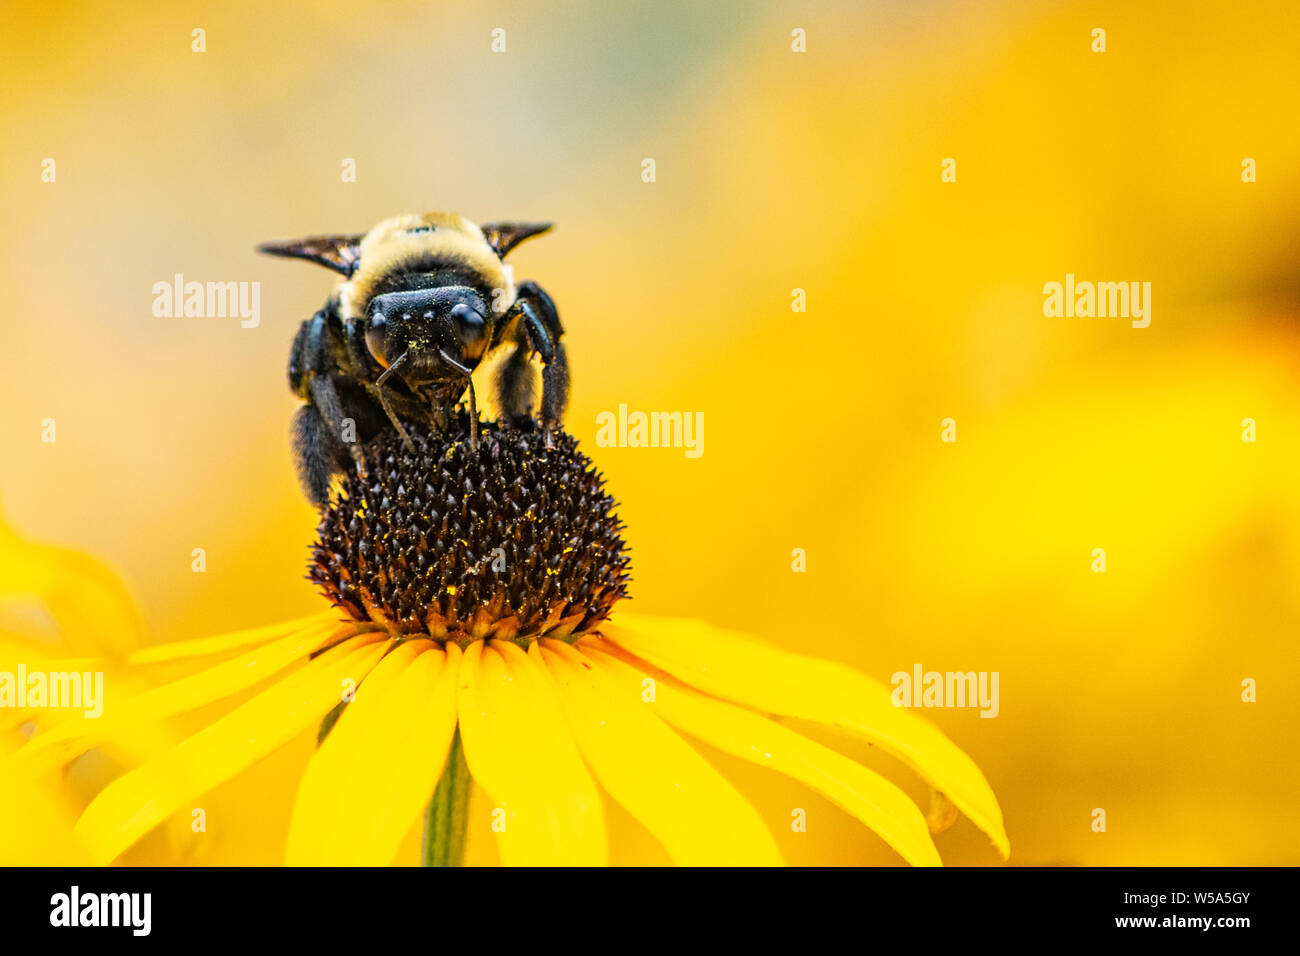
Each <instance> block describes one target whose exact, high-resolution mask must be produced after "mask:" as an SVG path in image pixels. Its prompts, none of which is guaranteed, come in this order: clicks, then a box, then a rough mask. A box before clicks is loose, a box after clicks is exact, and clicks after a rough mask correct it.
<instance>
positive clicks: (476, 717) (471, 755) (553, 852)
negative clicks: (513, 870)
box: [458, 641, 607, 866]
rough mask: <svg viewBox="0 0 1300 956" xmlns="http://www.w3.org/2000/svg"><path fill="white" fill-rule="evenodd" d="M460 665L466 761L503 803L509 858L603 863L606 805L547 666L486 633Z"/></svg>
mask: <svg viewBox="0 0 1300 956" xmlns="http://www.w3.org/2000/svg"><path fill="white" fill-rule="evenodd" d="M460 673H461V679H460V696H459V701H458V703H459V713H460V734H461V742H462V743H463V745H464V748H465V762H466V763H467V764H468V765H469V771H470V775H471V776H472V777H473V778H474V782H475V783H477V784H478V785H479V786H481V787H482V788H483V789H484V790H485V791H487V793H488V795H489V796H490V797H491V798H492V800H493V801H494V802H495V803H496V809H495V810H494V812H493V826H494V830H495V831H496V837H497V847H498V850H499V851H500V854H501V862H502V863H504V864H505V865H507V866H536V865H556V864H558V865H576V866H603V865H604V864H605V863H606V861H607V860H606V858H607V852H606V846H605V814H604V807H603V806H602V804H601V798H600V794H599V792H597V790H596V785H595V783H594V782H593V781H592V779H591V775H590V774H589V773H587V769H586V767H585V766H584V765H583V763H582V758H581V757H580V756H579V755H578V750H577V747H576V746H574V743H573V738H572V736H571V735H570V733H569V729H568V727H567V726H566V724H565V721H564V716H563V714H561V713H560V709H559V706H558V705H557V703H556V701H555V698H554V696H553V694H552V691H551V687H550V684H549V681H548V680H547V678H546V675H545V672H544V671H543V670H542V669H541V667H540V666H539V665H538V663H537V662H536V661H535V660H533V659H531V658H530V657H529V656H528V655H527V654H525V653H524V652H523V651H522V650H520V649H519V648H518V647H516V646H515V645H514V644H511V643H510V642H508V641H493V642H492V644H491V645H490V646H485V644H484V642H483V641H477V642H475V643H473V644H470V645H469V647H468V648H467V649H466V651H465V657H464V660H463V661H462V663H461V671H460ZM502 827H503V828H502Z"/></svg>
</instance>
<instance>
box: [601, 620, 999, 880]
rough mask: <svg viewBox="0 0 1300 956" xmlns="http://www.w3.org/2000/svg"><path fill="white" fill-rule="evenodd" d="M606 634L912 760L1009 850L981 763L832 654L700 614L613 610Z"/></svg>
mask: <svg viewBox="0 0 1300 956" xmlns="http://www.w3.org/2000/svg"><path fill="white" fill-rule="evenodd" d="M603 633H604V636H605V638H606V639H608V640H612V641H613V642H614V643H615V644H617V645H619V646H620V647H622V648H624V649H626V650H627V651H629V652H631V653H632V654H633V655H635V656H636V657H639V658H641V660H643V661H646V662H648V663H650V664H653V665H655V666H656V667H660V668H662V669H663V670H665V671H667V672H668V673H670V674H672V675H673V676H674V677H677V678H679V679H680V680H682V681H684V682H685V683H687V684H690V685H691V686H692V687H695V688H697V689H698V690H702V691H705V692H706V693H709V694H713V695H714V696H716V697H722V698H725V699H727V700H731V701H734V702H736V703H739V704H743V705H744V706H746V707H750V708H753V709H754V710H759V711H764V712H766V713H771V714H780V715H782V716H787V717H800V718H804V719H806V720H813V721H816V722H818V723H822V724H828V725H830V726H834V727H839V728H841V729H843V730H845V731H847V732H849V733H851V734H854V735H855V736H858V737H863V738H865V739H867V740H870V741H872V742H873V743H876V744H879V745H880V746H881V747H882V748H884V749H885V750H888V751H889V752H890V753H892V754H894V755H895V756H897V757H898V758H899V759H901V760H903V761H905V762H906V763H907V764H909V765H910V766H911V767H913V768H914V769H915V770H916V771H917V773H919V774H920V775H921V776H922V777H924V778H925V780H926V781H928V782H929V783H930V784H931V785H932V786H934V788H935V789H937V790H940V791H942V792H943V793H944V794H945V795H946V796H947V798H948V799H949V800H951V801H952V802H953V803H954V804H955V805H956V806H957V807H958V808H959V809H960V810H961V811H962V812H963V813H964V814H966V816H968V817H970V819H971V821H972V822H973V823H974V824H975V825H976V826H977V827H979V828H980V829H981V830H983V831H984V832H985V833H987V834H988V835H989V837H990V838H991V839H992V840H993V844H994V846H996V847H997V848H998V850H999V852H1000V853H1001V854H1002V856H1003V857H1007V856H1009V855H1010V852H1011V845H1010V843H1009V841H1008V840H1007V834H1006V830H1005V829H1004V828H1003V825H1002V810H1001V809H1000V808H999V807H998V801H997V798H996V797H995V796H994V795H993V790H992V788H990V787H989V784H988V781H987V780H985V779H984V774H983V773H981V772H980V769H979V767H977V766H976V765H975V762H974V761H973V760H971V758H970V757H968V756H967V755H966V754H965V753H964V752H963V751H962V750H961V749H959V748H958V747H957V746H956V745H955V744H953V743H952V741H950V740H949V739H948V738H947V737H945V736H944V735H943V734H942V733H940V732H939V730H938V728H936V727H935V726H934V725H933V724H931V723H929V722H928V721H926V720H924V719H922V718H921V717H918V716H917V715H916V714H913V713H912V712H911V711H909V710H907V709H906V708H902V707H895V706H894V705H893V702H892V701H891V699H890V692H889V689H888V688H887V687H885V686H884V685H883V684H881V683H879V682H877V681H875V680H872V679H871V678H870V677H867V676H866V675H865V674H862V673H861V672H859V671H856V670H854V669H853V668H851V667H848V666H846V665H844V664H840V663H837V662H835V661H828V660H822V659H819V658H815V657H807V656H805V655H803V654H793V653H790V652H788V651H783V650H780V649H778V648H774V647H771V646H769V645H766V644H760V643H758V642H757V641H754V640H752V639H750V638H746V637H744V636H742V635H740V634H736V633H735V632H732V631H726V630H723V629H721V628H716V627H713V626H711V625H709V624H705V623H704V622H703V621H694V620H680V619H666V618H665V619H656V618H647V617H642V616H640V615H637V614H622V613H620V614H619V617H618V622H617V623H616V624H613V625H612V626H608V627H607V628H604V629H603Z"/></svg>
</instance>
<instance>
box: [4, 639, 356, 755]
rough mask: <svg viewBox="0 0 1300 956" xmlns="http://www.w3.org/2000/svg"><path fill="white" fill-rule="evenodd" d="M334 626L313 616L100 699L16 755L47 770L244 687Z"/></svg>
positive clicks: (300, 654) (312, 646)
mask: <svg viewBox="0 0 1300 956" xmlns="http://www.w3.org/2000/svg"><path fill="white" fill-rule="evenodd" d="M334 632H335V624H334V622H333V621H332V620H326V621H321V622H317V623H316V624H315V625H313V626H312V627H308V628H305V629H301V630H298V631H295V632H294V633H292V634H290V635H288V636H287V637H282V638H280V639H279V640H277V641H272V642H271V643H269V644H266V645H264V646H262V647H259V648H256V649H255V650H252V651H248V652H246V653H245V654H242V655H240V656H239V657H236V658H234V659H232V660H228V661H223V662H222V663H220V664H216V665H214V666H212V667H209V668H207V669H206V670H202V671H199V672H198V673H197V674H190V675H188V676H186V677H182V678H181V679H180V680H177V681H173V682H172V683H170V684H163V685H162V686H161V687H154V688H151V689H149V690H146V691H144V692H143V693H140V694H138V695H136V696H134V697H131V698H128V699H127V700H124V701H120V702H116V703H114V704H113V705H112V706H110V705H109V703H108V702H106V703H105V709H104V714H103V716H101V717H99V718H98V719H95V720H69V721H66V722H64V723H61V724H59V725H58V726H57V727H52V728H50V729H49V730H48V731H46V732H45V733H41V734H38V735H37V736H36V737H34V738H33V739H32V741H31V743H29V744H28V745H27V746H26V747H24V748H23V750H22V751H21V759H23V760H24V761H25V762H27V763H28V765H29V766H30V767H31V768H32V769H33V770H36V771H40V770H48V769H50V768H51V767H54V766H57V765H58V764H60V763H63V762H66V761H68V760H71V759H72V758H73V757H76V756H77V755H78V754H81V753H84V752H85V751H87V750H89V749H90V748H92V747H96V746H99V745H100V744H102V743H104V742H105V741H108V740H111V739H114V738H117V737H120V736H122V735H123V734H124V733H127V732H129V730H130V728H131V727H132V726H134V725H137V724H139V723H141V722H146V721H157V720H160V719H162V718H164V717H173V716H175V715H177V714H183V713H186V712H187V711H191V710H198V709H199V708H200V707H205V706H207V705H208V704H212V703H215V702H216V701H218V700H222V699H223V698H226V697H230V696H233V695H234V694H237V693H239V692H240V691H244V690H248V689H249V688H250V687H253V686H255V685H256V684H259V683H261V682H262V681H264V680H266V679H267V678H269V677H271V676H272V675H274V674H277V673H279V672H280V671H282V670H284V669H285V668H286V667H288V666H289V665H291V664H293V663H295V662H297V661H299V660H301V659H303V658H305V657H306V656H308V655H309V654H311V653H312V652H313V651H315V650H316V649H317V648H318V647H320V646H321V645H322V643H323V642H324V641H325V640H326V639H327V638H329V637H331V636H333V634H334Z"/></svg>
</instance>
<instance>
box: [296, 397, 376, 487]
mask: <svg viewBox="0 0 1300 956" xmlns="http://www.w3.org/2000/svg"><path fill="white" fill-rule="evenodd" d="M307 387H308V390H309V391H310V393H311V403H312V405H313V406H315V408H316V411H317V412H318V413H319V414H320V418H321V420H322V421H323V422H324V424H325V427H326V428H327V429H329V431H330V437H331V438H333V439H334V440H335V441H336V442H338V443H339V445H340V446H341V447H343V448H346V449H347V451H348V454H350V455H351V456H352V461H353V464H355V465H356V469H357V474H358V475H365V473H366V455H365V452H364V451H363V450H362V448H361V441H360V436H359V435H358V434H357V416H356V415H350V414H348V413H347V411H345V409H344V407H343V402H342V401H341V400H340V398H339V393H338V389H337V388H335V386H334V382H333V380H332V379H331V378H330V377H329V376H328V375H321V374H312V375H311V377H310V379H309V380H308V383H307Z"/></svg>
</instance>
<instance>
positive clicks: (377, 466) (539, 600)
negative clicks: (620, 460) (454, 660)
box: [309, 424, 629, 645]
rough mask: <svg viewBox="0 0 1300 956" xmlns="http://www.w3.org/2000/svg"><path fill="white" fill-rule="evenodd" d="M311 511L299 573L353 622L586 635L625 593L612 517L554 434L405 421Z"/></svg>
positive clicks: (409, 629)
mask: <svg viewBox="0 0 1300 956" xmlns="http://www.w3.org/2000/svg"><path fill="white" fill-rule="evenodd" d="M410 437H411V440H412V442H413V444H414V449H413V450H408V449H407V448H406V447H405V446H404V445H403V444H402V442H401V441H400V439H399V438H398V437H397V435H396V434H394V433H392V432H388V431H386V432H384V433H383V434H382V435H381V436H380V437H379V438H377V439H375V441H373V442H372V443H371V444H369V445H368V446H367V447H366V449H365V454H366V462H367V474H366V475H365V477H361V476H358V475H356V474H352V475H350V476H349V477H348V478H346V479H345V480H344V481H343V483H342V487H341V488H340V489H339V491H338V493H337V494H336V495H335V496H334V497H333V499H332V500H331V502H330V505H329V506H328V507H327V508H325V509H323V510H322V514H321V522H320V525H319V527H318V529H317V531H318V534H319V540H318V541H317V543H316V544H315V545H314V546H313V549H312V553H313V561H312V565H311V569H310V574H309V577H310V578H311V579H312V580H313V581H315V582H316V583H317V584H318V585H319V586H320V588H321V590H322V591H323V592H324V593H325V596H326V597H327V598H329V600H330V601H332V602H333V603H334V604H335V605H337V606H338V607H340V608H342V609H343V610H345V611H346V612H347V613H348V614H349V615H351V616H352V617H353V618H355V619H357V620H359V621H366V620H369V621H374V622H376V623H379V624H382V625H384V626H385V627H387V628H388V629H389V630H390V631H393V632H395V633H402V634H409V635H411V636H419V635H429V636H431V637H434V638H436V639H438V640H452V641H456V642H457V643H460V644H462V645H463V644H465V643H468V642H469V641H472V640H478V639H482V638H488V637H502V638H510V639H514V640H516V641H519V642H521V643H527V642H529V641H532V640H535V639H536V638H538V637H542V636H548V637H556V638H560V639H566V640H567V639H573V638H576V637H577V636H580V635H581V634H583V633H586V632H588V631H591V630H593V629H595V628H596V626H597V625H598V624H599V623H600V622H601V621H603V620H604V619H605V618H606V617H607V616H608V615H609V610H610V608H611V607H612V606H613V605H614V603H615V602H617V601H618V600H619V599H620V598H623V597H626V596H627V584H628V581H629V576H628V572H629V564H628V558H627V548H626V546H625V545H624V543H623V539H622V536H621V535H622V531H623V524H622V522H620V521H619V520H618V518H617V516H615V515H614V514H613V508H614V507H615V504H616V502H615V501H614V499H613V498H611V497H610V496H609V495H608V494H607V493H606V492H605V490H604V485H605V481H604V478H602V477H601V475H600V474H599V473H598V472H597V471H596V470H595V469H594V468H593V467H592V463H591V460H590V459H588V458H587V456H586V455H584V454H582V452H580V451H578V447H577V441H576V440H575V439H574V438H573V436H572V435H569V434H567V433H566V432H560V431H553V432H551V435H550V439H549V442H548V439H547V437H546V435H545V434H544V433H543V432H542V431H541V430H540V429H538V430H532V431H525V430H519V429H514V428H499V427H497V426H495V425H492V424H485V425H483V426H481V428H480V430H479V436H478V447H477V450H473V449H471V443H470V440H469V435H468V428H467V427H465V428H462V429H459V430H458V431H457V433H456V434H454V435H452V436H450V437H448V436H442V435H431V434H428V433H425V432H423V431H420V430H416V429H411V430H410Z"/></svg>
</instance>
